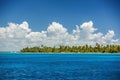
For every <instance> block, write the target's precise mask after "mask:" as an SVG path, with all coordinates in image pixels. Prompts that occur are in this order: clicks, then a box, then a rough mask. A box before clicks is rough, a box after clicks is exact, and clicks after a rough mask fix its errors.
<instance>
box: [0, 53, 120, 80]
mask: <svg viewBox="0 0 120 80" xmlns="http://www.w3.org/2000/svg"><path fill="white" fill-rule="evenodd" d="M0 80H120V54H47V53H46V54H19V53H18V54H10V53H3V54H0Z"/></svg>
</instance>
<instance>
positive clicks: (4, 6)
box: [0, 0, 120, 37]
mask: <svg viewBox="0 0 120 80" xmlns="http://www.w3.org/2000/svg"><path fill="white" fill-rule="evenodd" d="M119 3H120V2H119V0H1V2H0V5H1V6H0V26H5V25H7V23H8V22H14V23H21V22H22V21H27V22H28V23H29V25H30V27H31V29H32V30H33V31H41V30H46V28H47V27H48V25H49V24H50V23H51V22H53V21H56V22H59V23H61V24H62V25H64V27H66V28H67V29H68V31H69V32H71V31H72V29H73V28H74V27H75V25H80V24H81V23H83V22H85V21H90V20H92V21H93V22H94V27H97V28H98V29H99V31H101V32H103V33H106V31H107V30H108V29H112V30H114V31H115V33H116V37H119V36H120V35H119V34H120V32H119V29H120V28H119V27H120V23H119V21H120V15H119V14H120V6H119Z"/></svg>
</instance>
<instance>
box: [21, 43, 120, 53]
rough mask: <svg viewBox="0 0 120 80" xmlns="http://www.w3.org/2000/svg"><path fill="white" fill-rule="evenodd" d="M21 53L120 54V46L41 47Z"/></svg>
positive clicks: (24, 49)
mask: <svg viewBox="0 0 120 80" xmlns="http://www.w3.org/2000/svg"><path fill="white" fill-rule="evenodd" d="M20 52H100V53H120V45H104V46H103V45H100V44H98V43H96V46H91V45H84V46H63V45H60V46H59V47H55V46H54V47H47V46H44V45H41V47H38V46H35V47H26V48H23V49H21V50H20Z"/></svg>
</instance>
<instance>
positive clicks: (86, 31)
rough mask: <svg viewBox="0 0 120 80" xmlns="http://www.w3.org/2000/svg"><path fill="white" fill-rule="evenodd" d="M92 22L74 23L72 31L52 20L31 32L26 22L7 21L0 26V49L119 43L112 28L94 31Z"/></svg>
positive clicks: (17, 49)
mask: <svg viewBox="0 0 120 80" xmlns="http://www.w3.org/2000/svg"><path fill="white" fill-rule="evenodd" d="M93 25H94V24H93V22H92V21H89V22H84V23H83V24H81V25H76V29H73V32H72V33H68V31H67V29H66V28H65V27H63V25H62V24H60V23H58V22H52V23H51V24H50V25H49V26H48V28H47V30H46V31H40V32H33V31H32V30H31V29H30V28H29V24H28V22H26V21H24V22H23V23H21V24H16V23H9V24H8V26H6V27H0V51H19V50H20V49H22V48H24V47H27V46H30V47H32V46H41V45H45V46H59V45H70V46H73V45H85V44H88V45H94V44H95V43H96V42H98V43H100V44H104V45H106V44H120V40H119V39H114V36H115V33H114V31H113V30H108V32H107V33H106V34H103V33H101V32H98V33H97V32H96V31H97V28H94V27H93Z"/></svg>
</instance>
